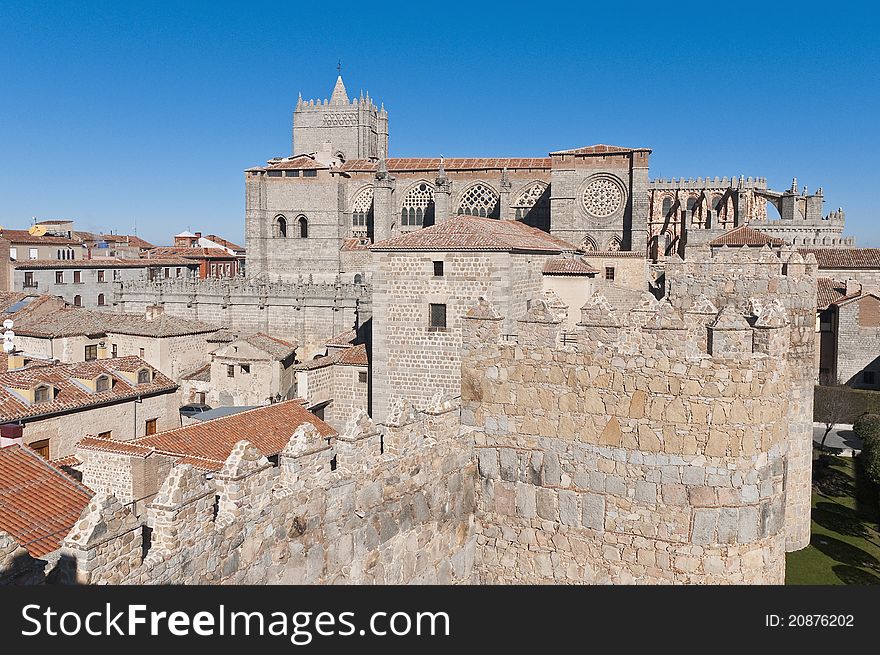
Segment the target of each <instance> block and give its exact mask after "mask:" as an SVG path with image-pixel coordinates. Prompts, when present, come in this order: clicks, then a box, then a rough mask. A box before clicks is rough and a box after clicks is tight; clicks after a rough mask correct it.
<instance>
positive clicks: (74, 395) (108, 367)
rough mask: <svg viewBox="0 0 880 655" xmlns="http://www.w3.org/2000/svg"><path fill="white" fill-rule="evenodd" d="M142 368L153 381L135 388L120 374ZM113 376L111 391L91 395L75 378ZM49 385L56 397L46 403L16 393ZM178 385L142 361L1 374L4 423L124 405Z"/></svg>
mask: <svg viewBox="0 0 880 655" xmlns="http://www.w3.org/2000/svg"><path fill="white" fill-rule="evenodd" d="M141 368H147V369H149V370H150V371H151V381H150V382H146V383H143V384H134V383H132V382H131V381H130V380H129V379H127V378H126V377H124V376H122V375H120V371H126V372H134V371H137V370H139V369H141ZM102 374H106V375H109V376H110V378H111V381H112V385H111V387H110V389H109V390H108V391H100V392H98V391H95V392H92V391H89V390H88V389H87V388H86V387H84V386H83V385H82V384H81V383H79V382H76V381H75V378H81V379H94V378H96V377H97V376H98V375H102ZM41 384H45V385H49V386H51V387H52V388H53V389H54V397H53V398H52V399H51V400H49V401H48V402H44V403H39V404H36V403H30V402H28V401H27V400H26V399H25V397H24V396H22V395H21V394H20V393H19V392H17V391H15V390H16V389H33V388H35V387H36V386H38V385H41ZM176 390H177V385H176V384H175V383H174V382H172V381H171V380H169V379H168V378H167V377H165V376H164V375H162V373H160V372H159V371H157V370H156V369H154V368H153V367H152V366H150V365H149V364H147V363H146V362H145V361H143V360H142V359H141V358H140V357H134V356H129V357H118V358H112V359H98V360H95V361H93V362H81V363H77V364H47V365H45V366H28V367H26V368H23V369H18V370H15V371H8V372H5V373H0V423H5V422H10V421H19V420H28V419H33V418H37V417H40V416H45V415H51V414H59V413H66V412H73V411H78V410H81V409H86V408H88V407H92V406H96V405H104V404H112V403H116V402H123V401H128V400H132V399H134V398H137V397H138V396H146V395H152V394H158V393H172V392H174V391H176Z"/></svg>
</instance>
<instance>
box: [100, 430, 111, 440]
mask: <svg viewBox="0 0 880 655" xmlns="http://www.w3.org/2000/svg"><path fill="white" fill-rule="evenodd" d="M98 438H100V439H112V438H113V430H107V431H106V432H99V433H98Z"/></svg>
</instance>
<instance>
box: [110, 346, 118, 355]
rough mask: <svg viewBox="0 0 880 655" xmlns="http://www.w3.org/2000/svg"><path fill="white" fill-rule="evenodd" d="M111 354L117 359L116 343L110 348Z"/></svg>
mask: <svg viewBox="0 0 880 655" xmlns="http://www.w3.org/2000/svg"><path fill="white" fill-rule="evenodd" d="M110 354H111V356H112V357H117V350H116V344H115V343H114V344H113V346H111V348H110Z"/></svg>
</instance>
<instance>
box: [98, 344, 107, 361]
mask: <svg viewBox="0 0 880 655" xmlns="http://www.w3.org/2000/svg"><path fill="white" fill-rule="evenodd" d="M107 351H108V348H107V344H106V343H104V342H103V341H102V342H100V343H99V344H98V359H107V356H108V355H107Z"/></svg>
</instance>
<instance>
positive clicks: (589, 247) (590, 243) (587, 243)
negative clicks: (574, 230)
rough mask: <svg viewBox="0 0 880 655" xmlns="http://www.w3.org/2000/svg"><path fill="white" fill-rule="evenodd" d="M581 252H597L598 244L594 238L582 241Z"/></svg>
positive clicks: (587, 237) (586, 238) (588, 237)
mask: <svg viewBox="0 0 880 655" xmlns="http://www.w3.org/2000/svg"><path fill="white" fill-rule="evenodd" d="M581 250H586V251H595V250H597V248H596V242H595V241H594V240H593V238H592V237H590V236H586V237H584V239H583V241H581Z"/></svg>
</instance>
